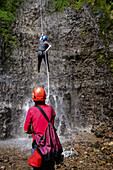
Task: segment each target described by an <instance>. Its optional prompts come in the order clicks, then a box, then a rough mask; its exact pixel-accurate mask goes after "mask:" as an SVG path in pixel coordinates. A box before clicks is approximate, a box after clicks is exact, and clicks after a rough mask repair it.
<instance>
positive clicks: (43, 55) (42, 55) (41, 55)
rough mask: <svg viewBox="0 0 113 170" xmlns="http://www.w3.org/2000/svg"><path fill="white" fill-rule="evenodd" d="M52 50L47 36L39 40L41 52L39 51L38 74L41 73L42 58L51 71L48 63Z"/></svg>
mask: <svg viewBox="0 0 113 170" xmlns="http://www.w3.org/2000/svg"><path fill="white" fill-rule="evenodd" d="M50 48H51V45H50V44H49V43H48V42H47V36H45V35H43V36H41V38H40V40H39V51H38V72H40V66H41V62H42V58H43V59H44V61H45V63H46V64H47V65H46V67H47V68H48V71H49V63H48V52H47V51H48V50H49V49H50Z"/></svg>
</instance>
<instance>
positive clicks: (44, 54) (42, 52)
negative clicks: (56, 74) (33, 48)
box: [38, 51, 49, 72]
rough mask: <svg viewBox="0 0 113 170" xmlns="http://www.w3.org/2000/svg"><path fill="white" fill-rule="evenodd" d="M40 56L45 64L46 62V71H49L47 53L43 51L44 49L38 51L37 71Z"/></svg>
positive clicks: (40, 60)
mask: <svg viewBox="0 0 113 170" xmlns="http://www.w3.org/2000/svg"><path fill="white" fill-rule="evenodd" d="M45 57H46V60H45ZM42 58H43V59H44V61H45V64H46V62H47V65H46V67H48V71H49V63H48V53H47V52H46V53H45V51H38V72H40V67H41V62H42Z"/></svg>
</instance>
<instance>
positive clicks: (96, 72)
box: [0, 0, 113, 138]
mask: <svg viewBox="0 0 113 170" xmlns="http://www.w3.org/2000/svg"><path fill="white" fill-rule="evenodd" d="M40 10H41V11H40V13H41V18H42V24H43V31H44V34H46V35H47V37H48V41H49V42H50V44H51V45H52V48H51V49H50V50H49V65H50V87H49V89H50V100H49V104H51V105H53V106H54V108H55V111H56V119H55V126H56V127H57V129H58V133H59V135H67V134H72V133H73V132H76V131H77V129H83V130H87V131H90V129H91V127H92V125H93V124H94V123H97V122H98V121H104V122H105V121H107V120H108V118H107V117H108V116H113V103H112V102H113V101H112V97H113V89H112V87H113V78H112V76H111V74H110V69H109V67H108V66H107V65H104V64H103V63H99V62H98V60H97V57H98V55H107V49H106V47H105V43H104V40H103V39H102V38H100V31H99V28H98V24H97V20H96V18H94V15H93V13H92V11H91V10H90V9H89V8H88V7H87V6H83V7H82V9H81V12H78V11H76V10H75V9H73V8H72V7H69V8H67V9H65V10H64V11H63V12H62V13H57V12H52V11H51V10H52V9H49V8H48V1H45V0H44V2H43V4H41V7H40ZM48 13H49V14H48ZM39 20H40V17H39V15H38V2H37V1H31V0H26V1H24V3H23V4H22V6H21V7H20V9H19V11H18V13H17V16H15V22H14V25H13V26H14V34H15V35H16V36H17V38H18V41H19V43H18V45H16V46H15V49H14V52H13V55H12V56H11V60H12V61H13V64H12V65H11V67H10V70H9V72H7V73H4V74H1V75H0V85H1V92H0V93H1V98H0V105H1V106H3V107H8V108H10V110H11V112H10V116H8V118H6V120H7V119H8V120H9V118H10V122H9V121H6V124H7V126H9V125H10V129H9V131H10V132H9V134H10V136H12V137H20V136H21V137H25V134H24V130H23V125H24V120H25V116H26V112H27V110H28V108H29V107H30V106H32V105H34V103H33V102H32V99H31V95H32V91H33V89H34V88H35V87H36V86H42V87H44V88H45V90H46V92H47V93H48V81H47V80H48V79H47V73H46V67H45V63H44V61H42V65H41V72H40V73H38V72H37V64H38V61H37V51H38V41H39V38H40V27H39ZM110 45H111V48H112V44H110ZM2 115H3V114H2ZM4 116H6V117H7V114H5V112H4ZM3 122H4V118H3V121H2V124H3ZM2 124H1V126H0V131H3V129H2V127H3V125H2ZM2 137H3V135H1V136H0V138H2Z"/></svg>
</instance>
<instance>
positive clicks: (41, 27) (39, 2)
mask: <svg viewBox="0 0 113 170" xmlns="http://www.w3.org/2000/svg"><path fill="white" fill-rule="evenodd" d="M40 6H41V0H38V17H39V32H40V35H42V34H43V25H42V14H41V12H40V11H42V10H40ZM40 14H41V15H40Z"/></svg>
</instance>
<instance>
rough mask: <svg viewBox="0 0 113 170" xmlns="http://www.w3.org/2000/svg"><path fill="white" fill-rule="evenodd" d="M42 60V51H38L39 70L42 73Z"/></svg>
mask: <svg viewBox="0 0 113 170" xmlns="http://www.w3.org/2000/svg"><path fill="white" fill-rule="evenodd" d="M41 62H42V51H38V72H39V73H40V66H41Z"/></svg>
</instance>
